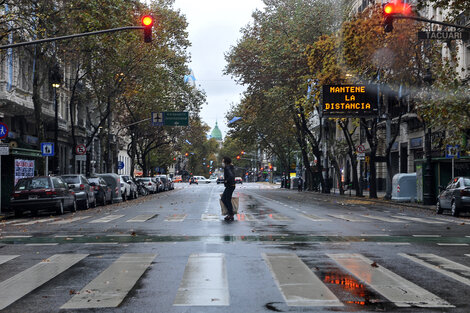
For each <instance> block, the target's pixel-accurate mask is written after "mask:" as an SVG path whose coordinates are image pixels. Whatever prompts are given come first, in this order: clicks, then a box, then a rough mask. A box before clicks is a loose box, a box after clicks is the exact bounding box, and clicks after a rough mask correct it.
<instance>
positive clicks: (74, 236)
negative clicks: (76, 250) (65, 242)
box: [54, 235, 83, 238]
mask: <svg viewBox="0 0 470 313" xmlns="http://www.w3.org/2000/svg"><path fill="white" fill-rule="evenodd" d="M54 237H55V238H69V237H70V238H80V237H83V235H55V236H54Z"/></svg>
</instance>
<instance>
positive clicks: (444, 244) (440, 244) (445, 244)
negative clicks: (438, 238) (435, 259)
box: [437, 242, 468, 247]
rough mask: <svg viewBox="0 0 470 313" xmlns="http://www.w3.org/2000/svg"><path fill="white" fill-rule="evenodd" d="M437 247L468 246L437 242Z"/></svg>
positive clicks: (465, 244)
mask: <svg viewBox="0 0 470 313" xmlns="http://www.w3.org/2000/svg"><path fill="white" fill-rule="evenodd" d="M437 245H438V246H451V247H452V246H456V247H458V246H463V247H466V246H468V243H444V242H438V243H437Z"/></svg>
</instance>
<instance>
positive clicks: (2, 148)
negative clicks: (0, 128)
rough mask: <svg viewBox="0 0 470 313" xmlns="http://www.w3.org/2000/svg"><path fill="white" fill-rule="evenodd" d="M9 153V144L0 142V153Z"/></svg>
mask: <svg viewBox="0 0 470 313" xmlns="http://www.w3.org/2000/svg"><path fill="white" fill-rule="evenodd" d="M9 154H10V145H9V144H0V155H9Z"/></svg>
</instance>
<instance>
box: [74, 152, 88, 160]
mask: <svg viewBox="0 0 470 313" xmlns="http://www.w3.org/2000/svg"><path fill="white" fill-rule="evenodd" d="M75 160H76V161H86V155H83V154H77V155H75Z"/></svg>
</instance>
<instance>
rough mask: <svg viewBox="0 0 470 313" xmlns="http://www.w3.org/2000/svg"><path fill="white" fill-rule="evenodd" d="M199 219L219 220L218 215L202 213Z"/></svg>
mask: <svg viewBox="0 0 470 313" xmlns="http://www.w3.org/2000/svg"><path fill="white" fill-rule="evenodd" d="M201 220H202V221H219V220H220V215H217V214H208V213H203V214H202V215H201Z"/></svg>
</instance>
